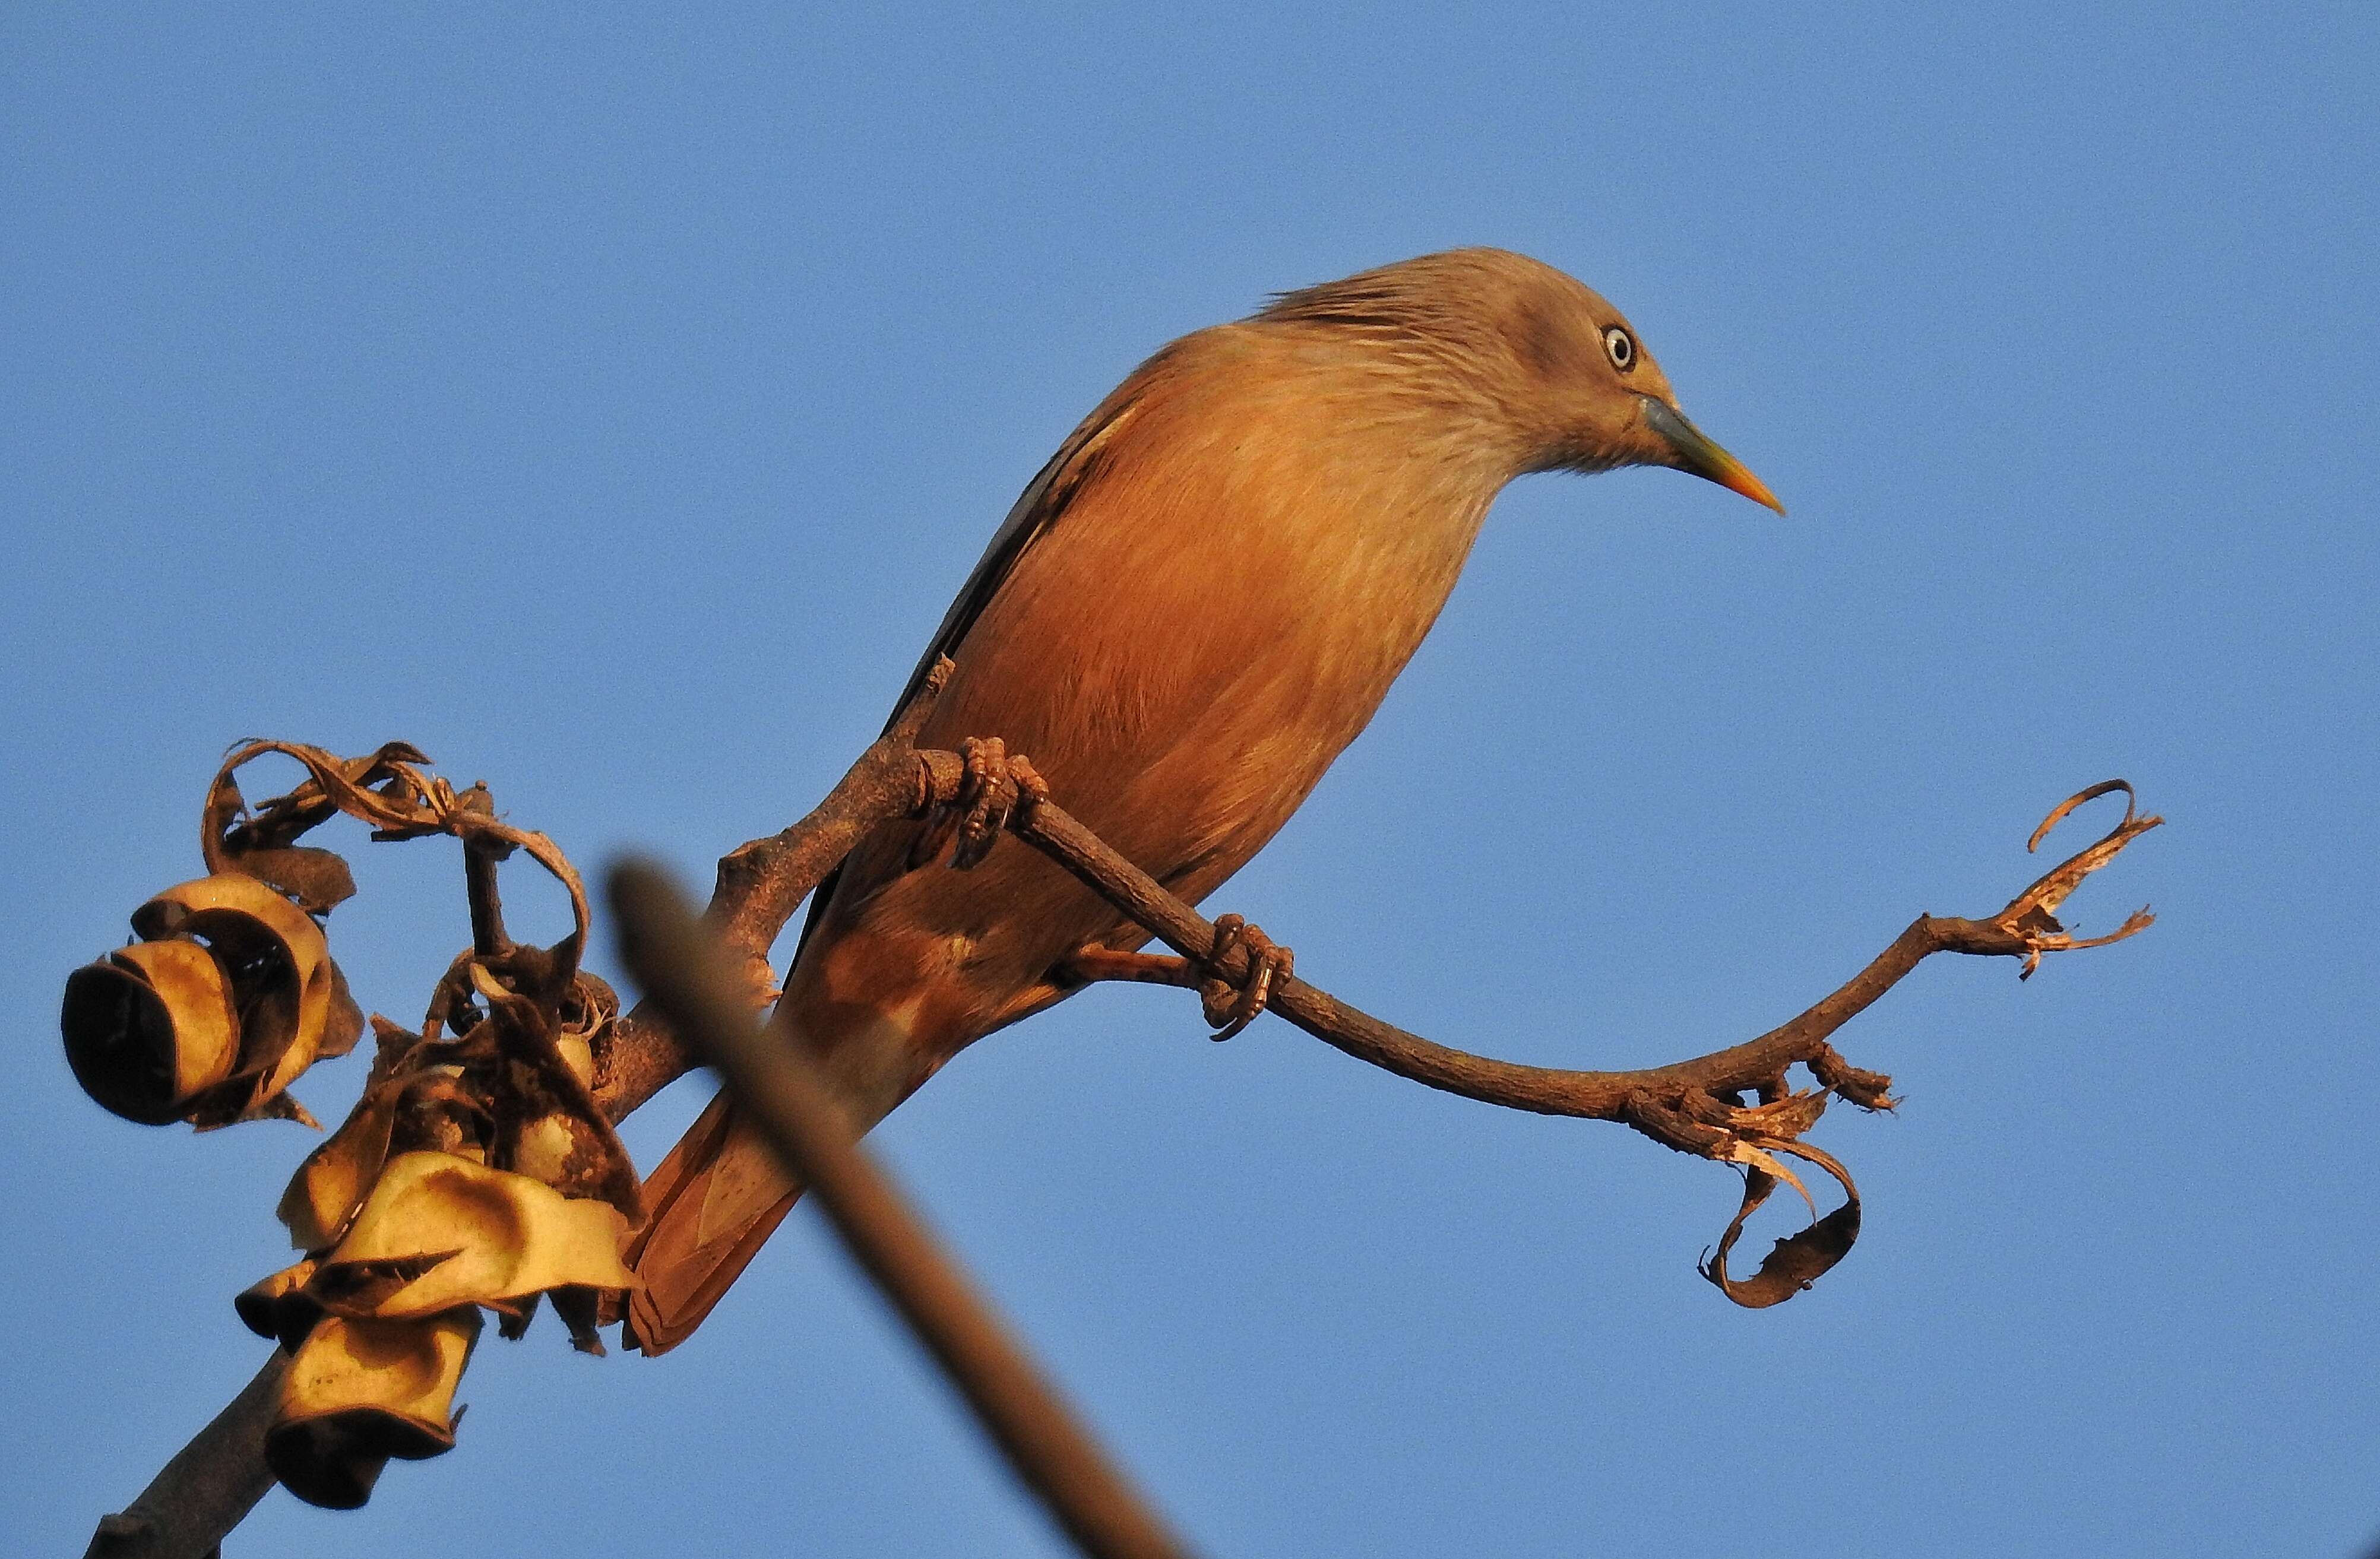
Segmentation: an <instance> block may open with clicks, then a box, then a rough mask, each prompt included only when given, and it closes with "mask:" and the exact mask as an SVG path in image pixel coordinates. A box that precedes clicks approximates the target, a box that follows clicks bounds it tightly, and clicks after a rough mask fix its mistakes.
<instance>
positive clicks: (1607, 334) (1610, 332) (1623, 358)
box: [1603, 325, 1636, 373]
mask: <svg viewBox="0 0 2380 1559" xmlns="http://www.w3.org/2000/svg"><path fill="white" fill-rule="evenodd" d="M1603 349H1604V351H1606V352H1608V353H1609V354H1610V356H1611V366H1612V367H1613V368H1615V369H1619V370H1620V371H1621V373H1626V372H1627V371H1628V370H1629V369H1633V368H1634V367H1635V366H1636V338H1635V337H1634V336H1633V335H1630V334H1629V333H1628V332H1626V331H1624V330H1621V328H1620V327H1619V326H1618V325H1607V326H1605V327H1604V331H1603Z"/></svg>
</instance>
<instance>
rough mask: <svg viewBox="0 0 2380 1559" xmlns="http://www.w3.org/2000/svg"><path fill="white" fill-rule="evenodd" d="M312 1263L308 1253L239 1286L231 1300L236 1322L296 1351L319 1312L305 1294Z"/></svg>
mask: <svg viewBox="0 0 2380 1559" xmlns="http://www.w3.org/2000/svg"><path fill="white" fill-rule="evenodd" d="M314 1266H315V1263H314V1259H313V1258H312V1257H311V1256H309V1257H308V1258H306V1260H304V1261H302V1262H299V1263H297V1264H296V1265H294V1266H285V1267H283V1268H282V1269H281V1270H280V1271H279V1272H276V1273H274V1274H273V1275H272V1276H270V1277H264V1278H259V1279H258V1280H257V1281H256V1282H254V1283H251V1284H249V1286H248V1287H246V1288H244V1289H242V1290H241V1291H240V1292H239V1294H238V1296H237V1298H235V1299H233V1300H232V1301H231V1308H232V1310H233V1311H234V1313H236V1314H237V1315H238V1317H239V1323H240V1324H241V1325H243V1326H245V1327H247V1328H248V1329H249V1331H251V1332H253V1333H255V1334H256V1335H258V1336H260V1337H268V1338H271V1339H272V1340H273V1341H274V1342H277V1343H279V1344H280V1345H281V1348H282V1351H283V1352H285V1353H295V1352H297V1345H298V1344H299V1343H301V1342H303V1341H304V1340H305V1338H306V1334H307V1333H308V1332H310V1331H311V1330H313V1327H314V1323H315V1322H316V1321H318V1320H320V1319H322V1306H321V1305H320V1304H318V1303H316V1302H315V1301H314V1300H313V1299H310V1298H308V1297H307V1294H306V1285H307V1284H308V1283H309V1282H310V1281H312V1279H313V1276H314Z"/></svg>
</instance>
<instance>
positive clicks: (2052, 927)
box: [1992, 779, 2165, 980]
mask: <svg viewBox="0 0 2380 1559" xmlns="http://www.w3.org/2000/svg"><path fill="white" fill-rule="evenodd" d="M2117 791H2121V792H2123V793H2124V816H2123V820H2122V821H2121V822H2119V823H2118V824H2117V825H2116V826H2115V827H2114V828H2110V829H2108V830H2107V835H2106V836H2105V837H2104V838H2102V839H2101V840H2098V842H2097V843H2095V844H2093V845H2091V846H2089V847H2088V848H2086V849H2084V850H2082V851H2080V852H2077V853H2075V854H2074V855H2071V856H2070V857H2068V858H2067V859H2066V860H2064V861H2061V862H2059V863H2058V864H2057V865H2055V866H2052V867H2051V868H2050V869H2049V870H2048V871H2047V872H2046V873H2044V874H2043V875H2042V876H2040V877H2038V878H2036V879H2035V880H2034V882H2033V883H2032V884H2031V885H2030V886H2028V887H2027V888H2025V890H2024V891H2023V892H2022V893H2020V894H2018V895H2017V896H2016V897H2015V898H2014V899H2011V900H2009V905H2008V908H2006V909H2004V910H2002V911H2001V912H1999V913H1998V914H1997V915H1995V916H1994V917H1992V923H1993V924H1994V925H1998V926H1999V927H2000V928H2001V929H2002V930H2004V931H2007V932H2010V934H2012V935H2015V936H2018V937H2023V938H2024V941H2025V956H2024V961H2023V963H2022V965H2021V966H2020V967H2019V969H2018V970H2017V978H2018V979H2020V980H2030V979H2031V978H2033V972H2034V970H2036V969H2038V968H2040V967H2041V955H2042V954H2044V953H2056V952H2074V951H2078V950H2079V949H2083V948H2104V947H2106V946H2107V944H2108V943H2110V942H2120V941H2122V940H2123V939H2124V938H2125V937H2136V936H2138V935H2139V934H2140V933H2142V932H2143V931H2146V930H2147V929H2148V928H2149V927H2150V926H2151V925H2155V922H2156V916H2155V915H2153V914H2151V913H2149V912H2148V907H2147V906H2146V905H2143V906H2142V907H2141V908H2139V909H2137V910H2134V911H2133V912H2131V914H2130V915H2128V916H2126V917H2125V920H2124V923H2123V925H2119V926H2118V927H2117V928H2116V929H2115V930H2113V931H2111V932H2109V933H2108V934H2107V935H2106V936H2104V937H2070V936H2068V935H2067V934H2066V927H2065V926H2064V925H2061V924H2060V923H2059V922H2058V913H2057V912H2058V906H2059V905H2061V904H2063V903H2065V902H2066V900H2067V899H2068V898H2069V897H2070V895H2071V894H2072V893H2073V891H2074V890H2075V889H2076V888H2080V887H2082V886H2083V878H2084V877H2087V876H2090V875H2091V874H2092V873H2093V872H2095V871H2097V870H2098V869H2099V868H2100V867H2102V866H2104V865H2106V864H2107V863H2108V862H2110V861H2112V860H2114V859H2115V858H2116V857H2117V856H2118V855H2119V854H2120V853H2121V852H2122V851H2123V849H2124V847H2125V846H2126V845H2128V844H2130V843H2131V842H2132V840H2136V839H2138V838H2140V836H2141V835H2143V834H2144V833H2147V832H2148V831H2149V830H2150V829H2151V828H2156V827H2158V826H2159V825H2160V824H2162V823H2163V822H2164V821H2165V819H2164V818H2162V817H2156V816H2150V817H2141V816H2135V813H2134V808H2135V804H2136V803H2137V801H2138V797H2136V796H2135V795H2134V793H2133V792H2132V787H2131V784H2130V783H2129V782H2128V781H2126V780H2122V779H2103V780H2101V781H2100V782H2099V783H2098V784H2095V785H2092V786H2089V787H2087V788H2086V789H2083V790H2081V791H2077V792H2074V794H2072V795H2070V796H2069V797H2067V798H2066V799H2065V800H2064V801H2062V802H2059V803H2058V804H2057V805H2056V806H2055V807H2053V808H2051V809H2050V813H2049V816H2046V817H2045V818H2043V819H2042V820H2041V826H2040V827H2039V828H2035V829H2034V830H2033V837H2032V838H2031V839H2029V840H2025V844H2024V848H2025V849H2026V851H2027V852H2032V851H2034V850H2037V849H2039V848H2040V847H2041V841H2042V840H2045V839H2046V838H2048V837H2049V830H2050V829H2052V828H2056V827H2057V826H2058V821H2059V819H2061V818H2063V817H2064V816H2066V815H2067V814H2068V813H2070V812H2072V811H2073V810H2074V809H2075V808H2076V807H2078V806H2081V805H2082V804H2083V803H2085V802H2089V801H2095V800H2097V799H2098V798H2099V797H2101V796H2104V795H2107V794H2110V793H2112V792H2117Z"/></svg>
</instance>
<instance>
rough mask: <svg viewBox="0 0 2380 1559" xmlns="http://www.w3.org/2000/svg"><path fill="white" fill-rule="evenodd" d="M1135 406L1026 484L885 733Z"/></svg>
mask: <svg viewBox="0 0 2380 1559" xmlns="http://www.w3.org/2000/svg"><path fill="white" fill-rule="evenodd" d="M1135 377H1137V376H1135ZM1131 405H1132V397H1131V396H1130V395H1128V394H1125V393H1118V394H1116V395H1113V396H1111V397H1110V398H1109V400H1108V402H1107V404H1106V405H1102V406H1100V407H1099V410H1098V411H1096V412H1093V413H1092V414H1091V415H1090V416H1089V417H1087V418H1086V419H1085V420H1084V422H1083V425H1082V426H1081V427H1079V428H1077V429H1075V431H1074V432H1073V434H1071V435H1070V436H1069V437H1068V438H1067V440H1066V441H1065V442H1064V443H1062V444H1061V445H1059V446H1058V453H1055V454H1053V455H1051V456H1050V462H1049V464H1048V465H1044V466H1042V467H1041V469H1040V472H1039V473H1038V475H1036V476H1035V477H1034V478H1033V479H1032V480H1031V481H1030V482H1028V483H1026V487H1025V490H1024V491H1023V492H1022V493H1020V494H1018V495H1017V499H1016V502H1015V504H1014V507H1012V508H1011V509H1010V510H1009V511H1008V517H1007V518H1006V519H1004V520H1002V522H1001V523H1000V529H999V530H997V531H995V532H993V533H992V538H991V545H990V546H989V547H987V548H985V549H984V552H983V556H982V557H981V558H980V559H978V560H977V562H976V565H975V572H974V573H972V574H968V575H967V579H966V583H965V585H963V586H960V587H959V596H958V599H956V600H954V601H953V602H952V603H951V610H949V611H947V612H945V613H943V614H942V625H941V627H939V628H937V629H935V630H934V637H933V642H932V643H930V644H929V645H928V646H927V647H926V653H925V654H923V655H921V656H919V657H918V658H917V670H916V671H911V672H910V673H909V683H908V685H907V686H906V687H904V688H903V689H902V690H901V696H900V699H899V700H898V701H897V702H896V703H894V704H893V706H892V714H891V715H890V716H889V717H887V718H886V719H885V721H884V729H885V730H886V731H890V730H892V727H893V726H894V725H895V724H897V723H898V722H899V720H900V719H901V711H902V710H904V709H906V708H907V707H909V701H910V700H911V699H913V698H915V697H917V692H918V690H919V689H920V688H922V687H924V686H925V685H926V673H928V672H929V671H932V670H933V669H934V662H935V661H937V660H939V659H941V658H942V657H943V656H945V655H947V656H949V657H951V658H952V659H958V652H959V646H960V645H961V643H963V642H964V641H965V638H966V634H967V630H968V629H969V628H972V627H974V626H975V623H976V619H977V618H979V617H981V616H982V615H983V610H984V608H985V607H987V606H989V605H990V604H991V598H992V597H994V596H995V595H997V594H999V593H1000V587H1001V586H1002V585H1004V584H1006V583H1007V582H1008V578H1009V575H1011V574H1014V573H1015V572H1016V564H1017V562H1018V560H1019V559H1021V558H1023V557H1024V556H1025V553H1026V549H1028V548H1030V547H1032V546H1033V545H1034V543H1036V542H1038V541H1039V540H1040V539H1041V538H1044V537H1046V536H1048V535H1049V534H1050V527H1051V526H1054V525H1056V524H1057V522H1058V517H1059V515H1061V514H1063V513H1065V510H1066V506H1067V505H1068V504H1069V503H1071V502H1074V499H1075V494H1076V493H1079V492H1081V491H1082V490H1083V487H1084V485H1085V484H1086V483H1087V482H1088V481H1089V480H1090V479H1091V477H1094V476H1096V475H1097V474H1098V472H1099V463H1100V462H1099V455H1100V451H1101V446H1102V445H1103V444H1104V442H1105V435H1106V434H1108V433H1110V432H1111V431H1113V430H1114V429H1115V427H1116V425H1117V424H1118V423H1119V422H1121V421H1122V420H1123V417H1124V414H1125V413H1126V412H1127V411H1128V410H1129V409H1130V408H1131ZM982 734H984V735H987V736H996V735H998V734H999V732H998V731H985V732H983V733H982ZM842 880H843V868H842V867H841V866H840V865H838V866H836V867H835V869H834V870H832V871H831V872H829V873H828V874H827V875H826V876H825V878H824V880H822V881H820V884H819V885H818V891H816V892H815V893H812V894H811V895H810V907H809V915H808V917H807V919H805V920H804V921H803V922H802V935H801V939H800V940H799V941H797V942H795V944H794V957H795V960H797V961H798V960H799V959H800V958H801V956H802V949H804V948H807V947H808V946H809V942H810V936H811V934H812V933H813V932H815V931H816V930H817V929H818V923H819V918H820V916H821V915H823V914H824V913H825V912H826V906H827V904H828V903H829V902H830V901H832V900H833V898H834V890H835V887H836V885H837V884H838V883H840V882H841V881H842Z"/></svg>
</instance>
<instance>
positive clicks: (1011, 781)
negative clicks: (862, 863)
mask: <svg viewBox="0 0 2380 1559" xmlns="http://www.w3.org/2000/svg"><path fill="white" fill-rule="evenodd" d="M959 756H960V758H961V759H962V760H963V761H964V762H965V765H966V771H965V775H964V777H962V778H961V779H960V781H959V793H958V795H957V797H956V798H955V799H954V800H953V801H952V803H951V804H950V805H948V806H946V807H943V808H941V811H940V813H939V814H938V815H937V816H935V818H934V820H933V821H932V822H930V823H929V824H927V825H926V827H925V828H924V830H923V831H922V832H920V833H919V834H918V835H917V842H915V843H914V844H912V845H910V847H909V864H910V866H911V867H912V868H915V867H917V866H922V865H924V864H926V863H927V862H929V861H931V860H932V859H933V858H934V857H935V856H937V855H940V854H941V852H942V846H943V845H945V844H947V843H949V842H950V841H951V839H952V837H953V835H955V836H956V837H957V839H958V848H957V849H955V850H953V852H951V864H952V865H953V867H955V868H957V869H958V870H960V871H963V872H964V871H966V870H968V869H969V868H970V867H973V866H976V865H977V864H980V863H981V862H982V860H983V858H984V857H985V856H986V855H988V854H990V852H991V847H992V845H993V843H994V842H996V841H997V840H999V838H1000V835H1001V830H1002V829H1003V828H1007V827H1008V820H1009V818H1010V817H1012V816H1014V815H1015V814H1016V812H1017V811H1018V809H1020V808H1024V807H1030V806H1031V805H1032V804H1034V803H1035V802H1038V801H1040V800H1041V799H1043V798H1044V797H1046V796H1047V795H1049V793H1050V786H1049V783H1048V782H1047V781H1046V780H1044V779H1042V778H1041V776H1040V774H1039V772H1038V770H1036V769H1035V768H1034V767H1033V760H1032V759H1030V758H1028V757H1026V755H1024V754H1022V753H1017V754H1011V753H1010V752H1009V750H1008V747H1007V744H1006V743H1003V742H1002V741H1001V739H1000V738H999V737H997V736H970V737H968V738H966V739H965V741H963V742H961V743H959Z"/></svg>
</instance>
